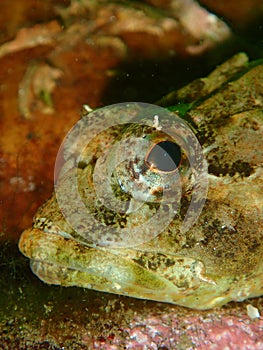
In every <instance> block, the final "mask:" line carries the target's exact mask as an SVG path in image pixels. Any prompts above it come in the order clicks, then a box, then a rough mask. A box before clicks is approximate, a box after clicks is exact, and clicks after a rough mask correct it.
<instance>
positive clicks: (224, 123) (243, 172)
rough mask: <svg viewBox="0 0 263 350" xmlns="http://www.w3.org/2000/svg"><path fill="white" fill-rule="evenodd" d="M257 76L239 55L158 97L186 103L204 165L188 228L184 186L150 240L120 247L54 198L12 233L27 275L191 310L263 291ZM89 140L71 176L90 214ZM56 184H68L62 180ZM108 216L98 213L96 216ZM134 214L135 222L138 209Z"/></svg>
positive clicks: (262, 158) (257, 68) (262, 160)
mask: <svg viewBox="0 0 263 350" xmlns="http://www.w3.org/2000/svg"><path fill="white" fill-rule="evenodd" d="M262 79H263V65H262V64H259V63H258V64H255V65H252V66H250V67H249V66H248V64H247V58H246V56H245V55H243V54H240V55H237V56H236V57H235V58H233V59H232V60H230V61H229V62H226V63H225V64H224V65H222V66H220V67H219V68H217V70H216V71H214V72H213V73H212V74H211V75H210V76H209V77H208V78H205V79H200V80H199V81H195V82H193V83H192V84H190V85H189V86H188V87H186V88H184V89H182V90H181V91H179V92H177V93H176V94H177V95H176V96H172V97H171V95H170V96H168V98H167V100H166V101H168V102H169V99H171V98H174V97H175V98H177V97H178V96H180V97H181V99H182V100H183V101H185V102H191V103H192V102H194V103H193V107H192V109H191V110H190V111H188V113H187V114H186V116H185V118H186V119H187V120H188V121H189V123H191V124H192V126H193V128H194V129H195V130H196V134H197V136H198V138H199V140H200V142H201V144H202V146H203V149H204V152H205V155H206V159H207V161H208V165H209V167H208V169H209V177H208V178H209V190H208V193H207V200H206V204H205V206H204V208H203V211H202V213H201V215H200V216H199V219H198V221H197V222H196V223H195V225H194V226H193V227H192V228H190V229H189V230H188V231H187V232H186V233H184V234H183V235H182V234H181V233H180V230H179V227H180V225H181V223H182V218H183V216H184V213H185V211H186V209H187V206H188V204H189V198H190V196H191V193H190V192H191V191H187V192H186V193H184V195H183V197H182V201H181V206H180V211H179V213H178V215H177V216H176V217H175V219H174V220H173V221H172V222H171V223H170V225H169V226H168V227H167V229H165V230H164V231H163V232H162V233H161V234H160V235H159V236H158V237H156V238H155V239H153V240H151V241H149V242H147V243H143V244H141V245H139V246H135V247H133V248H129V249H127V248H108V247H95V246H94V245H92V244H90V242H88V241H85V239H82V238H81V237H79V236H78V235H77V234H76V233H75V232H74V231H73V230H72V228H71V227H69V225H68V224H67V222H66V221H65V220H64V217H63V216H62V214H61V211H60V209H59V207H58V205H57V202H56V197H55V195H54V196H53V197H52V198H51V199H50V200H49V201H48V202H47V203H46V204H44V206H42V207H41V208H40V209H39V211H38V212H37V214H36V216H35V223H34V226H33V228H30V229H28V230H26V231H25V232H24V233H23V234H22V236H21V239H20V243H19V248H20V250H21V251H22V252H23V254H25V255H26V256H28V257H29V258H30V259H31V266H32V270H33V272H34V273H36V274H37V275H38V276H39V277H40V278H41V279H42V280H44V281H45V282H47V283H53V284H62V285H66V286H70V285H77V286H82V287H87V288H93V289H97V290H101V291H105V292H112V293H117V294H124V295H129V296H133V297H137V298H143V299H152V300H158V301H165V302H170V303H175V304H179V305H183V306H187V307H191V308H196V309H207V308H212V307H214V306H219V305H222V304H225V303H227V302H228V301H230V300H237V301H240V300H244V299H246V298H249V297H253V296H259V295H261V294H263V283H262V280H263V263H262V261H263V240H262V238H263V230H262V228H263V221H262V214H263V200H262V192H263V167H262V164H263V141H262V140H263V98H262V96H263V87H262ZM193 96H194V98H193ZM114 136H116V135H114ZM109 139H110V137H109ZM103 140H104V141H105V140H106V138H105V135H104V138H103ZM97 141H98V140H97ZM91 147H92V149H90V152H91V153H90V152H87V153H86V156H87V159H86V160H85V159H84V160H85V161H84V165H83V162H82V165H81V167H80V168H79V170H78V176H79V183H80V188H83V189H84V188H85V189H88V192H85V195H86V197H85V198H86V205H88V206H89V207H90V208H93V209H94V211H95V214H96V210H97V207H96V205H94V203H93V202H92V201H91V199H92V198H93V199H94V196H93V195H92V186H93V184H92V169H93V167H94V164H93V163H92V161H91V160H92V159H93V162H94V158H95V159H96V158H97V157H96V152H99V149H100V147H101V144H99V143H98V142H96V144H95V145H93V146H91ZM91 155H92V156H91ZM94 155H95V157H94ZM67 177H68V178H70V177H71V173H70V170H69V171H68V173H66V174H65V178H67ZM62 189H63V190H65V191H66V190H67V187H66V186H65V187H64V188H63V184H62ZM190 189H191V187H190ZM147 210H148V212H147ZM151 210H153V209H152V206H150V205H147V204H145V205H144V210H143V211H142V213H143V215H145V216H146V217H147V215H150V214H151ZM108 215H109V212H105V214H104V216H103V215H102V216H103V218H104V221H105V222H106V219H107V220H108V217H109V216H108ZM136 215H137V217H138V218H139V220H140V215H141V212H138V213H137V214H136ZM143 215H142V216H141V219H142V220H143V218H144V216H143ZM112 220H113V221H114V220H115V221H114V224H117V225H120V222H123V220H122V218H116V217H114V218H112ZM111 224H112V222H111ZM93 229H96V228H93ZM63 232H64V233H65V232H66V233H67V234H68V235H69V236H68V237H65V234H64V237H63V236H62V234H63ZM73 237H74V239H73Z"/></svg>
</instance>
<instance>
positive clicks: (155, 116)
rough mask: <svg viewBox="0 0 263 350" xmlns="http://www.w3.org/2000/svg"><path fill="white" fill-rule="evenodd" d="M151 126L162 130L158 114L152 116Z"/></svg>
mask: <svg viewBox="0 0 263 350" xmlns="http://www.w3.org/2000/svg"><path fill="white" fill-rule="evenodd" d="M153 127H154V128H156V130H162V127H161V126H160V123H159V116H158V115H154V116H153Z"/></svg>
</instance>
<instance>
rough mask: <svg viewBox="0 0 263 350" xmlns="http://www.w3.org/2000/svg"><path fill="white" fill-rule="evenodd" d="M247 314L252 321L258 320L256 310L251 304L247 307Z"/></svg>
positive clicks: (258, 316)
mask: <svg viewBox="0 0 263 350" xmlns="http://www.w3.org/2000/svg"><path fill="white" fill-rule="evenodd" d="M247 314H248V316H249V317H250V318H251V319H252V320H253V319H255V318H260V313H259V311H258V309H257V308H256V307H254V306H253V305H251V304H248V305H247Z"/></svg>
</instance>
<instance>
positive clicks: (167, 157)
mask: <svg viewBox="0 0 263 350" xmlns="http://www.w3.org/2000/svg"><path fill="white" fill-rule="evenodd" d="M145 162H146V164H147V165H148V166H150V167H154V168H155V169H157V170H160V171H165V172H171V171H174V170H176V169H177V168H178V166H179V165H180V163H181V148H180V147H179V146H178V145H177V144H176V143H174V142H171V141H161V142H159V143H157V144H156V145H154V146H153V148H152V149H151V150H150V152H149V153H148V155H147V157H146V159H145Z"/></svg>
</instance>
